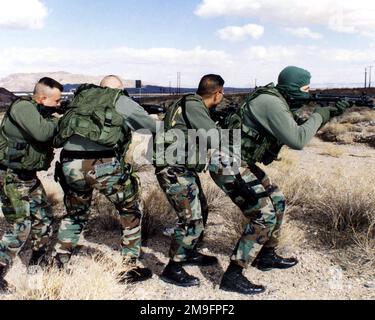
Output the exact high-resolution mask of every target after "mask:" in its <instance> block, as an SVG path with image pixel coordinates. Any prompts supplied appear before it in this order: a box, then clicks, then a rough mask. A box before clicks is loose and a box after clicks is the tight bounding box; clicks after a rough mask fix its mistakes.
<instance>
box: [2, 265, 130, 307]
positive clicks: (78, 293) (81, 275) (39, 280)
mask: <svg viewBox="0 0 375 320" xmlns="http://www.w3.org/2000/svg"><path fill="white" fill-rule="evenodd" d="M107 264H108V262H107V260H100V259H90V258H80V259H79V260H78V259H76V261H75V263H74V268H73V272H72V274H70V275H69V274H67V273H66V272H65V271H59V270H57V269H54V268H51V269H49V270H47V271H42V270H40V271H39V272H38V273H36V274H34V275H28V274H27V272H26V270H24V268H25V267H24V266H22V264H20V263H19V264H17V265H15V266H14V267H13V268H12V269H11V271H10V273H9V275H8V277H7V279H8V280H9V282H10V283H12V285H13V286H14V287H15V288H16V290H15V291H14V292H13V293H12V294H11V295H10V296H9V298H11V299H14V300H110V299H111V300H113V299H121V292H122V290H123V288H124V287H123V286H121V285H119V284H118V283H117V282H116V275H117V272H118V271H119V270H120V266H121V264H120V262H118V263H117V264H116V266H115V268H114V267H113V265H107ZM5 298H6V297H5Z"/></svg>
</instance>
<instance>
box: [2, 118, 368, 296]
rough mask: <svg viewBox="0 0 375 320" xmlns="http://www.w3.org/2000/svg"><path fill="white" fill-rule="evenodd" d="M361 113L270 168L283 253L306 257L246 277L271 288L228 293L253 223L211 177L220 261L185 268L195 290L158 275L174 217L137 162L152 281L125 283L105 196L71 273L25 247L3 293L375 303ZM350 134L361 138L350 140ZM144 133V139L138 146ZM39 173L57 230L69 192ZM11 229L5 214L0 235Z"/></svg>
mask: <svg viewBox="0 0 375 320" xmlns="http://www.w3.org/2000/svg"><path fill="white" fill-rule="evenodd" d="M354 112H357V111H353V112H352V113H354ZM352 113H351V114H352ZM357 113H359V116H358V115H357V118H356V119H357V120H358V121H357V122H356V121H354V120H352V121H351V123H350V124H351V125H352V126H351V127H349V126H347V128H346V130H341V131H340V130H338V129H337V128H336V129H337V130H336V131H334V130H333V129H332V126H333V125H334V123H332V124H330V125H328V126H327V127H326V128H324V129H323V130H322V132H320V134H319V137H320V138H318V137H316V138H314V139H313V140H312V142H311V143H310V144H309V145H308V146H307V147H306V148H305V149H304V150H303V151H293V150H290V149H288V148H284V150H283V152H282V154H281V156H280V159H279V161H276V162H275V163H273V164H272V165H271V166H269V167H267V168H265V170H266V172H267V173H268V174H269V175H270V176H271V178H273V180H274V182H275V183H276V184H278V185H279V186H280V187H281V189H282V190H283V191H284V192H285V194H286V196H287V200H288V209H287V214H286V218H285V223H284V226H283V232H282V237H281V243H280V247H279V249H278V251H279V253H280V254H282V255H285V256H295V257H297V258H298V259H299V264H298V265H297V266H296V267H294V268H291V269H289V270H284V271H280V270H272V271H268V272H261V271H258V270H257V269H254V268H252V267H249V268H248V269H247V270H246V272H245V274H246V276H247V277H248V278H249V279H250V280H251V281H252V282H254V283H258V284H263V285H265V286H266V288H267V290H266V292H265V293H264V294H261V295H256V296H245V295H240V294H234V293H228V292H224V291H221V290H220V289H219V284H220V279H221V276H222V274H223V272H224V271H225V269H226V267H227V265H228V264H229V256H230V254H231V250H232V249H233V247H234V245H235V243H236V241H237V239H238V238H239V236H240V234H241V232H242V231H241V230H242V226H243V223H244V219H243V217H242V214H241V212H240V211H239V210H238V209H237V208H236V207H235V206H234V205H233V204H232V202H231V201H230V199H229V198H227V197H226V196H225V194H224V193H223V192H221V191H220V190H219V189H218V188H217V187H216V185H215V184H214V183H213V182H212V181H211V180H210V178H209V175H208V174H206V173H203V174H202V175H201V178H202V181H203V185H204V190H205V192H206V195H207V198H208V201H209V208H210V216H209V221H208V227H207V230H206V238H205V241H204V244H203V246H202V249H201V250H202V251H203V252H204V253H207V254H213V255H215V256H217V257H218V259H219V262H220V264H219V265H218V266H215V267H186V270H187V271H188V272H189V273H191V274H193V275H195V276H197V277H199V278H200V280H201V285H200V287H196V288H180V287H176V286H173V285H170V284H167V283H164V282H163V281H161V280H160V279H159V275H160V274H161V272H162V270H163V267H164V265H165V264H166V263H167V261H168V248H169V243H170V239H169V238H168V237H167V236H164V235H163V233H162V231H163V228H164V227H171V226H173V225H174V223H175V214H174V212H173V210H172V209H171V207H170V206H169V204H168V203H167V201H166V198H165V196H164V194H163V193H162V192H161V190H160V189H159V186H158V184H157V181H156V179H155V176H154V174H153V167H152V166H150V165H145V164H143V165H139V164H138V165H137V164H136V165H135V166H136V169H137V170H138V173H139V176H140V178H141V182H142V188H143V189H142V198H143V201H144V212H145V219H144V231H145V232H144V234H145V238H146V239H145V240H144V245H143V248H142V251H143V253H142V260H141V261H142V263H143V264H144V265H145V266H147V267H149V268H150V269H151V270H152V271H153V273H154V276H153V278H152V279H151V280H149V281H146V282H143V283H139V284H136V285H129V284H128V285H120V284H118V283H117V281H116V275H117V274H118V273H119V272H120V271H121V256H120V254H119V248H120V236H121V230H120V227H119V223H118V221H117V217H116V213H115V210H114V208H113V207H111V206H110V205H109V204H108V203H106V200H105V199H104V198H103V197H102V196H100V195H97V196H95V197H94V201H93V206H92V209H91V219H90V222H89V224H88V226H87V228H86V230H85V231H84V234H83V236H82V238H81V240H80V243H79V245H80V248H79V250H77V252H76V254H75V255H74V258H73V259H72V261H71V265H70V268H71V270H72V272H71V273H69V274H68V273H66V272H64V271H58V270H55V269H51V270H44V271H42V270H39V272H36V273H35V274H28V273H27V272H26V271H27V269H26V265H27V261H28V258H29V256H30V249H29V245H28V244H26V246H25V247H24V250H23V251H22V252H21V253H20V255H19V257H18V258H17V259H16V261H15V264H14V265H13V267H12V268H11V270H10V272H9V273H8V275H7V277H6V279H7V281H8V282H9V283H10V284H11V287H12V288H11V292H10V293H9V294H2V295H0V299H2V300H10V299H32V300H34V299H99V300H101V299H116V300H122V299H124V300H133V299H137V300H143V299H156V300H159V299H160V300H170V299H179V300H211V299H212V300H227V299H234V300H271V299H279V300H286V299H291V300H297V299H316V300H332V299H339V300H341V299H342V300H353V299H361V300H362V299H375V271H374V270H375V268H374V266H375V249H374V248H375V246H374V244H375V229H374V226H375V197H374V195H375V185H374V181H375V172H374V168H375V149H374V148H373V145H372V144H371V141H372V139H371V137H372V138H373V133H372V129H371V128H372V126H373V124H374V123H373V122H374V120H375V111H369V113H368V114H367V113H366V115H364V114H365V111H359V112H357ZM346 116H347V117H348V118H349V116H348V115H346ZM344 117H345V116H344ZM358 117H360V119H358ZM350 119H352V118H350ZM348 121H349V120H348V119H347V120H343V119H341V120H340V119H339V120H337V121H336V122H335V123H336V126H337V127H340V125H344V126H346V124H347V123H349V122H350V121H349V122H348ZM329 126H331V127H329ZM327 128H328V129H327ZM358 128H361V130H358ZM332 131H334V132H333V135H334V136H332V135H328V136H329V137H330V138H329V139H327V138H326V135H327V132H330V133H332ZM348 132H351V134H350V137H352V139H348V138H345V139H344V138H342V134H344V135H348ZM358 135H360V137H359V138H358V137H357V136H358ZM361 137H362V138H363V139H362V140H361ZM364 137H366V139H365V138H364ZM141 139H142V137H140V136H139V137H135V140H136V141H135V145H138V144H139V141H140V140H141ZM322 139H325V140H329V142H326V141H323V140H322ZM332 141H334V142H332ZM133 148H134V147H133ZM57 156H58V154H57V155H56V157H57ZM40 178H41V180H42V181H43V184H44V185H45V188H46V190H47V192H48V194H49V197H50V199H51V201H52V202H53V204H54V212H55V216H56V223H55V229H56V228H57V227H58V222H59V219H60V218H61V216H62V215H63V214H64V207H63V204H62V191H61V189H60V188H59V186H58V185H56V184H55V182H54V181H53V170H52V169H50V170H49V171H48V172H42V173H40ZM8 227H9V226H8V225H7V224H6V222H5V221H4V219H3V218H2V217H1V218H0V235H2V234H3V232H4V231H5V230H6V229H7V228H8Z"/></svg>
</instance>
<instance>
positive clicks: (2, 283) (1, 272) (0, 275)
mask: <svg viewBox="0 0 375 320" xmlns="http://www.w3.org/2000/svg"><path fill="white" fill-rule="evenodd" d="M7 270H8V268H7V267H5V266H2V265H0V292H1V293H7V292H8V291H9V285H8V282H7V281H6V280H5V279H4V277H5V275H6V273H7Z"/></svg>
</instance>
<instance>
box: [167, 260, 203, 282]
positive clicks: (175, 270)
mask: <svg viewBox="0 0 375 320" xmlns="http://www.w3.org/2000/svg"><path fill="white" fill-rule="evenodd" d="M160 279H161V280H163V281H165V282H167V283H171V284H174V285H176V286H180V287H194V286H199V284H200V281H199V279H198V278H196V277H193V276H191V275H189V274H188V273H187V272H186V271H185V270H184V268H183V267H182V264H181V263H178V262H173V261H170V262H169V263H168V265H167V266H166V267H165V269H164V271H163V273H162V274H161V276H160Z"/></svg>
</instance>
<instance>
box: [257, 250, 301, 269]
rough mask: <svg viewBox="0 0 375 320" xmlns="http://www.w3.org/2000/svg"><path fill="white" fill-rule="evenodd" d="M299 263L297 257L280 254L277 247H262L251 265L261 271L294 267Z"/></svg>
mask: <svg viewBox="0 0 375 320" xmlns="http://www.w3.org/2000/svg"><path fill="white" fill-rule="evenodd" d="M297 263H298V260H297V259H296V258H283V257H280V256H278V255H277V254H276V252H275V248H262V250H261V251H260V252H259V254H258V256H257V257H256V259H255V260H254V262H253V263H252V264H251V265H252V266H253V267H256V268H257V269H259V270H261V271H269V270H272V269H288V268H291V267H294V266H295V265H296V264H297Z"/></svg>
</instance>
